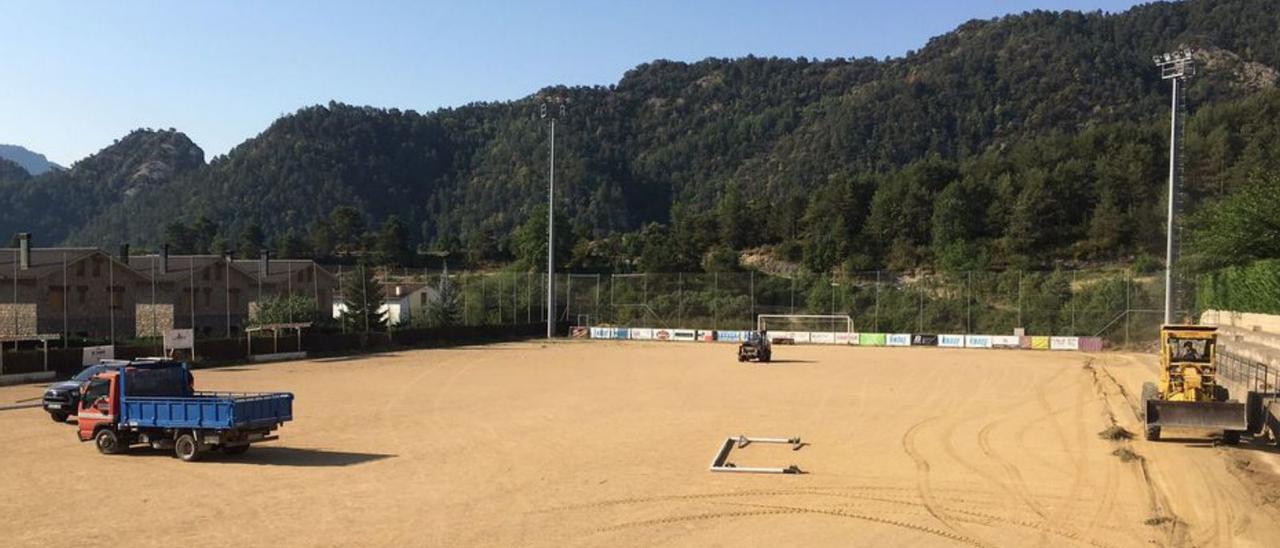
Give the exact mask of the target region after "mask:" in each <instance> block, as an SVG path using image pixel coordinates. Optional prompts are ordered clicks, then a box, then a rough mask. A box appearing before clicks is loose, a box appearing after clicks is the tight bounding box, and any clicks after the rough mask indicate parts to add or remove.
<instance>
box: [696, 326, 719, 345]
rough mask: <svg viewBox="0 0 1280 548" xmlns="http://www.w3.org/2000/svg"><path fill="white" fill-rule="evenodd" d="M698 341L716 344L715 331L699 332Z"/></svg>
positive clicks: (700, 330)
mask: <svg viewBox="0 0 1280 548" xmlns="http://www.w3.org/2000/svg"><path fill="white" fill-rule="evenodd" d="M698 341H700V342H716V332H715V331H705V330H702V329H699V330H698Z"/></svg>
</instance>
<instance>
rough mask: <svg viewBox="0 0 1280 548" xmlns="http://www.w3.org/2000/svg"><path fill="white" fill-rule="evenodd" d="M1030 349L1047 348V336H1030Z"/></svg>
mask: <svg viewBox="0 0 1280 548" xmlns="http://www.w3.org/2000/svg"><path fill="white" fill-rule="evenodd" d="M1031 349H1032V350H1048V349H1049V337H1031Z"/></svg>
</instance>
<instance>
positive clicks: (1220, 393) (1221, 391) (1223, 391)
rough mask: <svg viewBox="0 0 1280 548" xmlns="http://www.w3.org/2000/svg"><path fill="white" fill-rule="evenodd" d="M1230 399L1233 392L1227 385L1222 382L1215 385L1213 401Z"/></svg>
mask: <svg viewBox="0 0 1280 548" xmlns="http://www.w3.org/2000/svg"><path fill="white" fill-rule="evenodd" d="M1229 399H1231V392H1229V391H1228V390H1227V387H1225V386H1222V385H1221V384H1215V385H1213V401H1227V400H1229Z"/></svg>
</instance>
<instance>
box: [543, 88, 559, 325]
mask: <svg viewBox="0 0 1280 548" xmlns="http://www.w3.org/2000/svg"><path fill="white" fill-rule="evenodd" d="M543 115H544V116H545V115H546V112H545V111H544V112H543ZM550 164H551V167H550V168H549V169H548V170H547V338H548V339H550V338H552V337H554V336H555V314H556V312H555V310H556V304H555V303H556V298H555V295H556V264H555V257H556V202H555V196H556V119H555V117H554V116H553V117H552V118H551V162H550Z"/></svg>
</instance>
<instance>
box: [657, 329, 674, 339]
mask: <svg viewBox="0 0 1280 548" xmlns="http://www.w3.org/2000/svg"><path fill="white" fill-rule="evenodd" d="M653 340H655V341H669V340H671V330H670V329H654V330H653Z"/></svg>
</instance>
